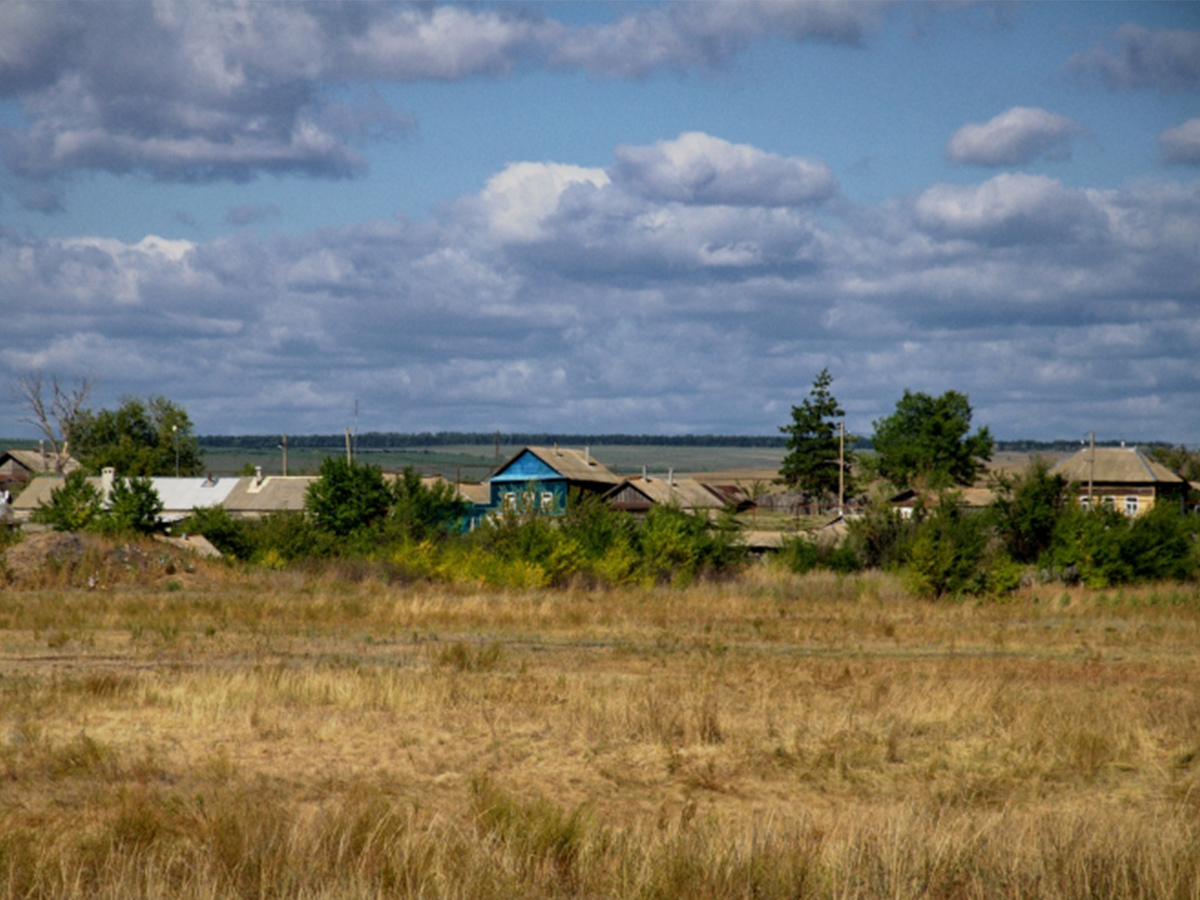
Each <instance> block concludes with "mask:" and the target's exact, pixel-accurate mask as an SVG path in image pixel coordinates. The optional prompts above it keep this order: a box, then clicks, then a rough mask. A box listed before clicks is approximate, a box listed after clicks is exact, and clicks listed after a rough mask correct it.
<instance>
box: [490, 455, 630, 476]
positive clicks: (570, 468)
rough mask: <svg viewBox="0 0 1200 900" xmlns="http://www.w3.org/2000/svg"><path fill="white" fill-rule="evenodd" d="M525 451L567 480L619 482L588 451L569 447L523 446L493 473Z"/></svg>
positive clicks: (507, 465)
mask: <svg viewBox="0 0 1200 900" xmlns="http://www.w3.org/2000/svg"><path fill="white" fill-rule="evenodd" d="M527 451H528V452H529V453H532V454H533V455H534V456H536V457H537V458H538V459H540V460H541V461H542V462H544V463H545V464H546V465H548V466H549V467H550V468H552V469H553V470H554V471H555V472H558V473H559V474H560V475H562V476H563V477H564V478H566V479H567V480H568V481H590V482H594V483H597V484H620V482H621V479H620V478H619V477H618V476H616V475H614V474H613V473H612V472H610V471H608V469H607V468H606V467H605V466H603V465H601V464H600V463H598V462H596V460H595V458H594V457H593V456H592V455H591V454H590V453H587V452H585V451H583V450H573V449H571V448H569V447H525V448H523V449H522V450H521V452H520V453H518V454H516V456H514V457H513V458H512V459H510V460H509V461H508V462H506V463H505V464H504V465H503V466H502V467H501V468H500V470H499V471H497V472H496V473H495V474H496V475H499V474H500V472H503V471H504V470H505V469H507V468H508V467H509V466H510V465H511V464H512V463H513V462H514V461H515V460H516V459H518V458H519V457H520V456H521V454H522V453H525V452H527ZM493 477H495V476H493Z"/></svg>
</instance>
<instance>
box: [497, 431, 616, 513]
mask: <svg viewBox="0 0 1200 900" xmlns="http://www.w3.org/2000/svg"><path fill="white" fill-rule="evenodd" d="M620 483H621V479H620V478H618V477H617V476H616V475H614V474H613V473H612V472H610V471H609V470H608V469H607V468H605V467H604V466H602V465H601V464H600V463H598V462H596V460H594V459H592V455H591V453H589V452H588V451H587V450H570V449H567V448H560V447H558V446H557V445H555V446H554V447H526V448H524V449H523V450H522V451H521V452H520V453H518V454H517V455H516V456H514V457H513V458H512V459H510V460H509V461H508V462H506V463H505V464H504V465H502V466H501V467H500V468H499V469H497V470H496V472H495V473H494V474H493V475H492V477H491V478H489V479H488V485H489V486H490V488H491V495H490V498H489V499H490V506H491V508H492V509H493V510H502V509H513V510H518V511H529V510H534V509H536V510H539V511H541V512H545V513H549V514H557V513H562V512H565V511H566V508H567V498H568V497H569V496H570V492H571V490H572V489H577V490H580V491H583V492H585V493H596V494H601V493H604V492H606V491H609V490H611V489H612V488H614V487H615V486H616V485H618V484H620Z"/></svg>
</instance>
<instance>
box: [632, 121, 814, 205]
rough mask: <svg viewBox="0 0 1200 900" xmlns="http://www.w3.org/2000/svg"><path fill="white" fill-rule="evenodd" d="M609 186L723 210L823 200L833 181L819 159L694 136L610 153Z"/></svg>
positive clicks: (703, 136)
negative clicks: (613, 157)
mask: <svg viewBox="0 0 1200 900" xmlns="http://www.w3.org/2000/svg"><path fill="white" fill-rule="evenodd" d="M612 177H613V181H614V182H615V183H617V184H619V185H621V186H622V187H623V188H626V189H628V190H631V191H634V192H636V193H639V194H641V195H643V196H645V197H648V198H650V199H654V200H668V201H674V202H677V203H695V204H711V205H718V204H719V205H727V206H795V205H798V204H802V203H813V202H819V201H821V200H827V199H829V198H830V197H831V196H833V195H834V194H835V193H836V192H837V179H836V178H835V177H834V175H833V172H832V171H830V169H829V166H827V165H825V163H823V162H821V161H820V160H812V159H802V158H800V157H795V156H792V157H784V156H779V155H777V154H774V153H767V152H765V151H763V150H759V149H758V148H757V147H751V146H749V145H748V144H731V143H729V142H728V141H724V140H721V139H720V138H716V137H712V136H711V135H707V134H703V133H700V132H685V133H684V134H681V135H680V136H679V137H678V138H676V139H675V140H672V141H657V142H655V143H654V144H651V145H650V146H648V147H634V146H629V145H621V146H619V147H617V149H616V162H615V163H614V164H613V168H612Z"/></svg>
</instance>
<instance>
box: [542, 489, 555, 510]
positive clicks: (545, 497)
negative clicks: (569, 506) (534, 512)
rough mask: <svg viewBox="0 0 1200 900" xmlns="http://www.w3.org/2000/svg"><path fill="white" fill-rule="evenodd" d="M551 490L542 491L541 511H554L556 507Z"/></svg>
mask: <svg viewBox="0 0 1200 900" xmlns="http://www.w3.org/2000/svg"><path fill="white" fill-rule="evenodd" d="M556 505H557V504H556V503H555V502H554V492H553V491H542V512H554V509H555V507H556Z"/></svg>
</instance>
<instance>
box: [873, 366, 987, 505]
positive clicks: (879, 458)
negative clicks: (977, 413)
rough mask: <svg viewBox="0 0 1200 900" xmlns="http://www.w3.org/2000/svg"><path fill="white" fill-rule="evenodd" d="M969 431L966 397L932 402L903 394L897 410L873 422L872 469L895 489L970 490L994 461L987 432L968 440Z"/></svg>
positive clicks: (925, 397)
mask: <svg viewBox="0 0 1200 900" xmlns="http://www.w3.org/2000/svg"><path fill="white" fill-rule="evenodd" d="M970 429H971V404H970V403H969V402H968V401H967V396H966V395H965V394H960V393H958V391H946V393H944V394H942V395H941V396H940V397H931V396H929V395H928V394H922V393H919V392H918V393H913V392H912V391H908V390H906V391H905V392H904V396H903V397H901V398H900V401H899V402H898V403H897V404H896V411H895V412H894V413H892V414H891V415H890V416H887V417H886V418H883V419H879V420H878V421H876V422H875V436H874V438H873V439H872V443H873V445H874V447H875V458H874V467H875V470H876V471H877V472H878V473H879V475H880V476H881V477H883V478H886V479H887V480H888V481H890V482H892V483H893V484H895V485H897V486H899V487H908V486H911V485H912V484H914V483H916V482H922V483H923V484H924V485H925V486H927V487H934V488H942V487H949V486H950V485H953V484H961V485H969V484H971V483H973V482H974V481H975V478H976V477H977V476H978V475H979V473H980V472H981V471H982V470H983V468H984V464H985V463H986V462H987V461H988V460H989V459H991V458H992V447H993V443H994V442H993V441H992V435H991V433H990V432H989V431H988V429H987V428H986V427H985V428H981V429H979V430H978V431H976V432H975V433H974V434H972V435H969V434H968V432H969V431H970Z"/></svg>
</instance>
